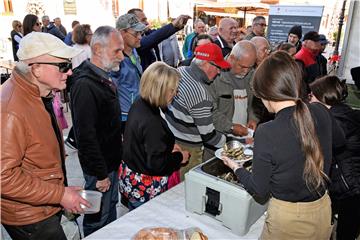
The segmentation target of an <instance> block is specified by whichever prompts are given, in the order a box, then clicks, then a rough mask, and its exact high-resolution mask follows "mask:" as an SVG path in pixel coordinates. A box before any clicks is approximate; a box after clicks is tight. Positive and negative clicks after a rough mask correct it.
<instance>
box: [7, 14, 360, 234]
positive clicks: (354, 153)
mask: <svg viewBox="0 0 360 240" xmlns="http://www.w3.org/2000/svg"><path fill="white" fill-rule="evenodd" d="M189 18H190V17H189V16H187V15H180V16H179V17H177V18H175V19H172V20H171V22H170V23H168V24H165V25H163V26H162V27H161V28H159V29H151V27H150V25H149V22H148V20H147V17H146V15H145V13H144V12H143V10H142V9H138V8H134V9H131V10H129V11H128V13H126V14H124V15H121V16H120V17H119V18H118V19H117V20H116V23H115V27H111V26H101V27H98V28H97V29H96V30H95V31H94V32H93V31H92V29H91V26H90V25H88V24H80V23H79V22H78V21H73V23H72V31H71V32H69V33H68V32H67V31H66V29H65V28H64V26H62V24H61V20H60V18H55V19H54V22H50V20H49V17H48V16H43V17H42V18H41V20H42V23H40V21H39V18H38V17H37V16H35V15H32V14H28V15H26V16H25V18H24V20H23V22H22V23H21V22H20V21H14V22H13V31H12V32H11V38H12V43H13V51H14V60H15V61H17V64H16V67H15V69H14V70H13V72H12V76H11V79H10V80H8V81H7V82H5V84H4V85H3V86H2V90H1V124H2V135H1V136H2V137H1V142H2V143H1V144H2V153H1V188H2V190H1V216H2V218H1V223H2V224H3V226H4V227H5V229H6V230H7V231H8V233H9V235H10V236H11V237H12V238H13V239H66V236H65V234H64V231H63V229H62V228H61V225H60V219H61V216H62V214H63V211H65V212H68V213H71V214H82V213H84V210H83V208H82V207H81V206H80V204H82V205H84V206H89V204H90V203H89V202H87V201H86V200H85V199H84V198H82V197H81V196H80V195H79V194H78V190H79V189H81V187H79V186H68V183H67V180H66V170H67V171H71V169H66V168H65V159H66V153H65V148H64V141H63V137H62V128H64V126H65V125H62V124H61V113H58V111H56V110H57V108H58V105H59V98H60V95H59V91H61V90H65V89H66V90H67V91H68V92H69V96H70V109H71V117H72V129H71V130H70V132H69V136H68V137H67V139H66V141H65V143H66V144H67V145H70V146H71V147H73V148H76V149H77V151H78V157H79V161H80V165H81V168H82V171H83V175H84V178H85V186H84V189H85V190H95V191H99V192H102V199H101V202H102V204H101V209H100V211H99V212H98V213H96V214H85V216H84V221H83V230H84V236H88V235H89V234H91V233H93V232H94V231H96V230H98V229H100V228H102V227H104V226H105V225H107V224H108V223H110V222H112V221H114V220H115V219H116V204H117V203H118V202H119V199H118V192H120V194H121V202H122V204H124V205H125V206H126V207H127V208H129V210H133V209H135V208H137V207H139V206H141V205H142V204H144V203H145V202H147V201H149V200H150V199H152V198H154V197H156V196H158V195H159V194H161V193H163V192H164V191H166V190H168V189H169V188H170V187H172V186H174V185H176V184H178V183H179V182H180V181H182V180H183V179H184V176H185V175H186V173H187V172H188V171H189V170H190V169H191V168H193V167H194V166H196V165H198V164H201V163H202V162H204V161H206V160H208V159H210V158H212V157H213V156H214V151H215V150H216V149H218V148H221V147H223V146H224V144H225V143H226V140H227V137H228V136H229V135H234V136H246V137H247V141H248V143H252V142H253V144H254V156H253V160H252V163H253V165H252V172H249V171H248V170H246V169H244V168H243V167H242V164H239V163H237V162H235V161H233V160H232V159H229V158H227V157H224V158H223V159H222V160H223V161H224V164H226V165H227V166H228V167H229V168H230V169H231V170H232V171H233V172H234V173H235V175H236V176H237V179H238V181H239V183H240V184H242V186H244V188H245V189H246V191H248V192H249V193H250V194H252V195H257V196H258V197H261V198H265V199H270V201H269V208H268V213H267V215H266V220H265V224H264V228H263V231H262V234H261V236H260V238H261V239H330V235H331V231H332V225H333V220H334V217H335V214H336V215H337V221H338V224H337V239H355V238H356V237H357V236H358V235H359V233H360V204H359V203H360V126H359V123H360V113H359V111H357V110H353V109H351V108H350V107H349V106H347V105H346V104H345V103H344V102H345V99H346V96H347V89H346V85H345V83H344V82H343V81H340V80H339V79H338V78H337V77H336V76H330V75H328V74H327V68H326V66H327V62H326V58H324V57H323V56H322V52H323V51H324V48H325V47H326V45H327V43H328V41H327V39H326V37H325V36H324V35H321V34H319V33H318V32H315V31H310V32H306V33H305V34H304V35H303V33H302V27H301V26H298V25H296V26H293V27H292V28H291V29H290V31H289V34H288V38H287V39H284V42H282V43H280V44H279V45H278V46H277V47H276V49H272V47H271V44H270V43H269V41H268V39H267V38H266V36H265V30H266V27H267V24H266V19H265V18H264V17H263V16H258V17H255V18H254V20H253V22H252V25H251V26H250V27H249V28H248V29H240V28H239V25H238V22H237V21H236V20H235V19H232V18H223V19H221V20H220V22H219V25H218V26H214V27H211V28H209V29H208V31H207V30H206V27H205V23H204V22H203V21H202V20H201V19H196V20H195V21H194V32H193V33H190V34H188V35H187V36H186V38H185V41H184V44H183V48H182V55H181V53H180V49H179V45H178V42H177V38H176V35H175V34H176V33H177V32H178V31H179V30H181V29H183V28H184V26H185V25H186V23H187V21H188V19H189ZM206 32H207V33H206ZM39 46H41V47H39ZM56 98H57V99H56ZM53 99H54V100H53ZM56 103H57V104H56ZM253 131H255V135H254V138H252V136H250V132H253Z"/></svg>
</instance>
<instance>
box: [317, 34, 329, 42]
mask: <svg viewBox="0 0 360 240" xmlns="http://www.w3.org/2000/svg"><path fill="white" fill-rule="evenodd" d="M319 40H320V44H328V43H329V41H328V40H327V39H326V36H325V35H324V34H319Z"/></svg>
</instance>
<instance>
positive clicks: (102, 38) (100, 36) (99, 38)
mask: <svg viewBox="0 0 360 240" xmlns="http://www.w3.org/2000/svg"><path fill="white" fill-rule="evenodd" d="M113 32H118V31H117V30H116V29H115V28H114V27H111V26H101V27H98V28H97V29H96V30H95V32H94V34H93V36H92V38H91V42H90V47H91V49H92V48H93V46H94V45H95V44H97V43H99V44H100V45H101V46H106V45H108V43H109V40H110V38H109V36H110V34H111V33H113Z"/></svg>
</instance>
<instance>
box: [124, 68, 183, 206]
mask: <svg viewBox="0 0 360 240" xmlns="http://www.w3.org/2000/svg"><path fill="white" fill-rule="evenodd" d="M179 79H180V75H179V73H178V72H177V70H176V69H175V68H172V67H169V66H168V65H166V64H165V63H163V62H156V63H153V64H151V65H150V66H149V67H148V68H147V69H146V71H145V72H144V74H143V75H142V77H141V82H140V96H141V97H140V98H139V99H137V100H136V101H135V102H134V104H133V105H132V106H131V109H130V112H129V116H128V121H127V123H126V129H125V134H124V144H123V161H122V163H121V165H120V171H119V172H120V192H121V194H122V202H123V203H126V205H127V207H128V208H129V209H130V210H132V209H134V208H136V207H138V206H140V205H141V204H143V203H145V202H147V201H148V200H150V199H152V198H154V197H155V196H157V195H159V194H160V193H162V192H164V191H166V190H167V183H168V176H170V175H171V174H172V173H173V172H174V171H176V170H179V169H180V167H181V164H185V163H187V162H188V159H189V152H187V151H182V150H181V148H180V147H179V146H177V145H175V137H174V135H173V134H172V132H171V131H170V129H169V128H168V126H167V123H166V121H165V120H164V119H163V118H162V117H161V115H160V108H166V107H167V106H168V105H169V104H170V103H171V102H172V99H173V98H174V96H175V95H176V93H177V88H178V85H179Z"/></svg>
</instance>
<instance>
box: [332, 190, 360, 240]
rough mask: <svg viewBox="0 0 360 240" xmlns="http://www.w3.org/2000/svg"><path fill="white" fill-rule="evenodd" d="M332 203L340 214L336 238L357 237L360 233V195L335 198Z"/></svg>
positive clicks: (339, 239)
mask: <svg viewBox="0 0 360 240" xmlns="http://www.w3.org/2000/svg"><path fill="white" fill-rule="evenodd" d="M332 205H333V211H334V212H335V213H337V214H338V220H337V228H336V239H337V240H348V239H351V240H352V239H356V237H357V236H358V235H359V234H360V195H355V196H351V197H347V198H344V199H341V200H333V202H332Z"/></svg>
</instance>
